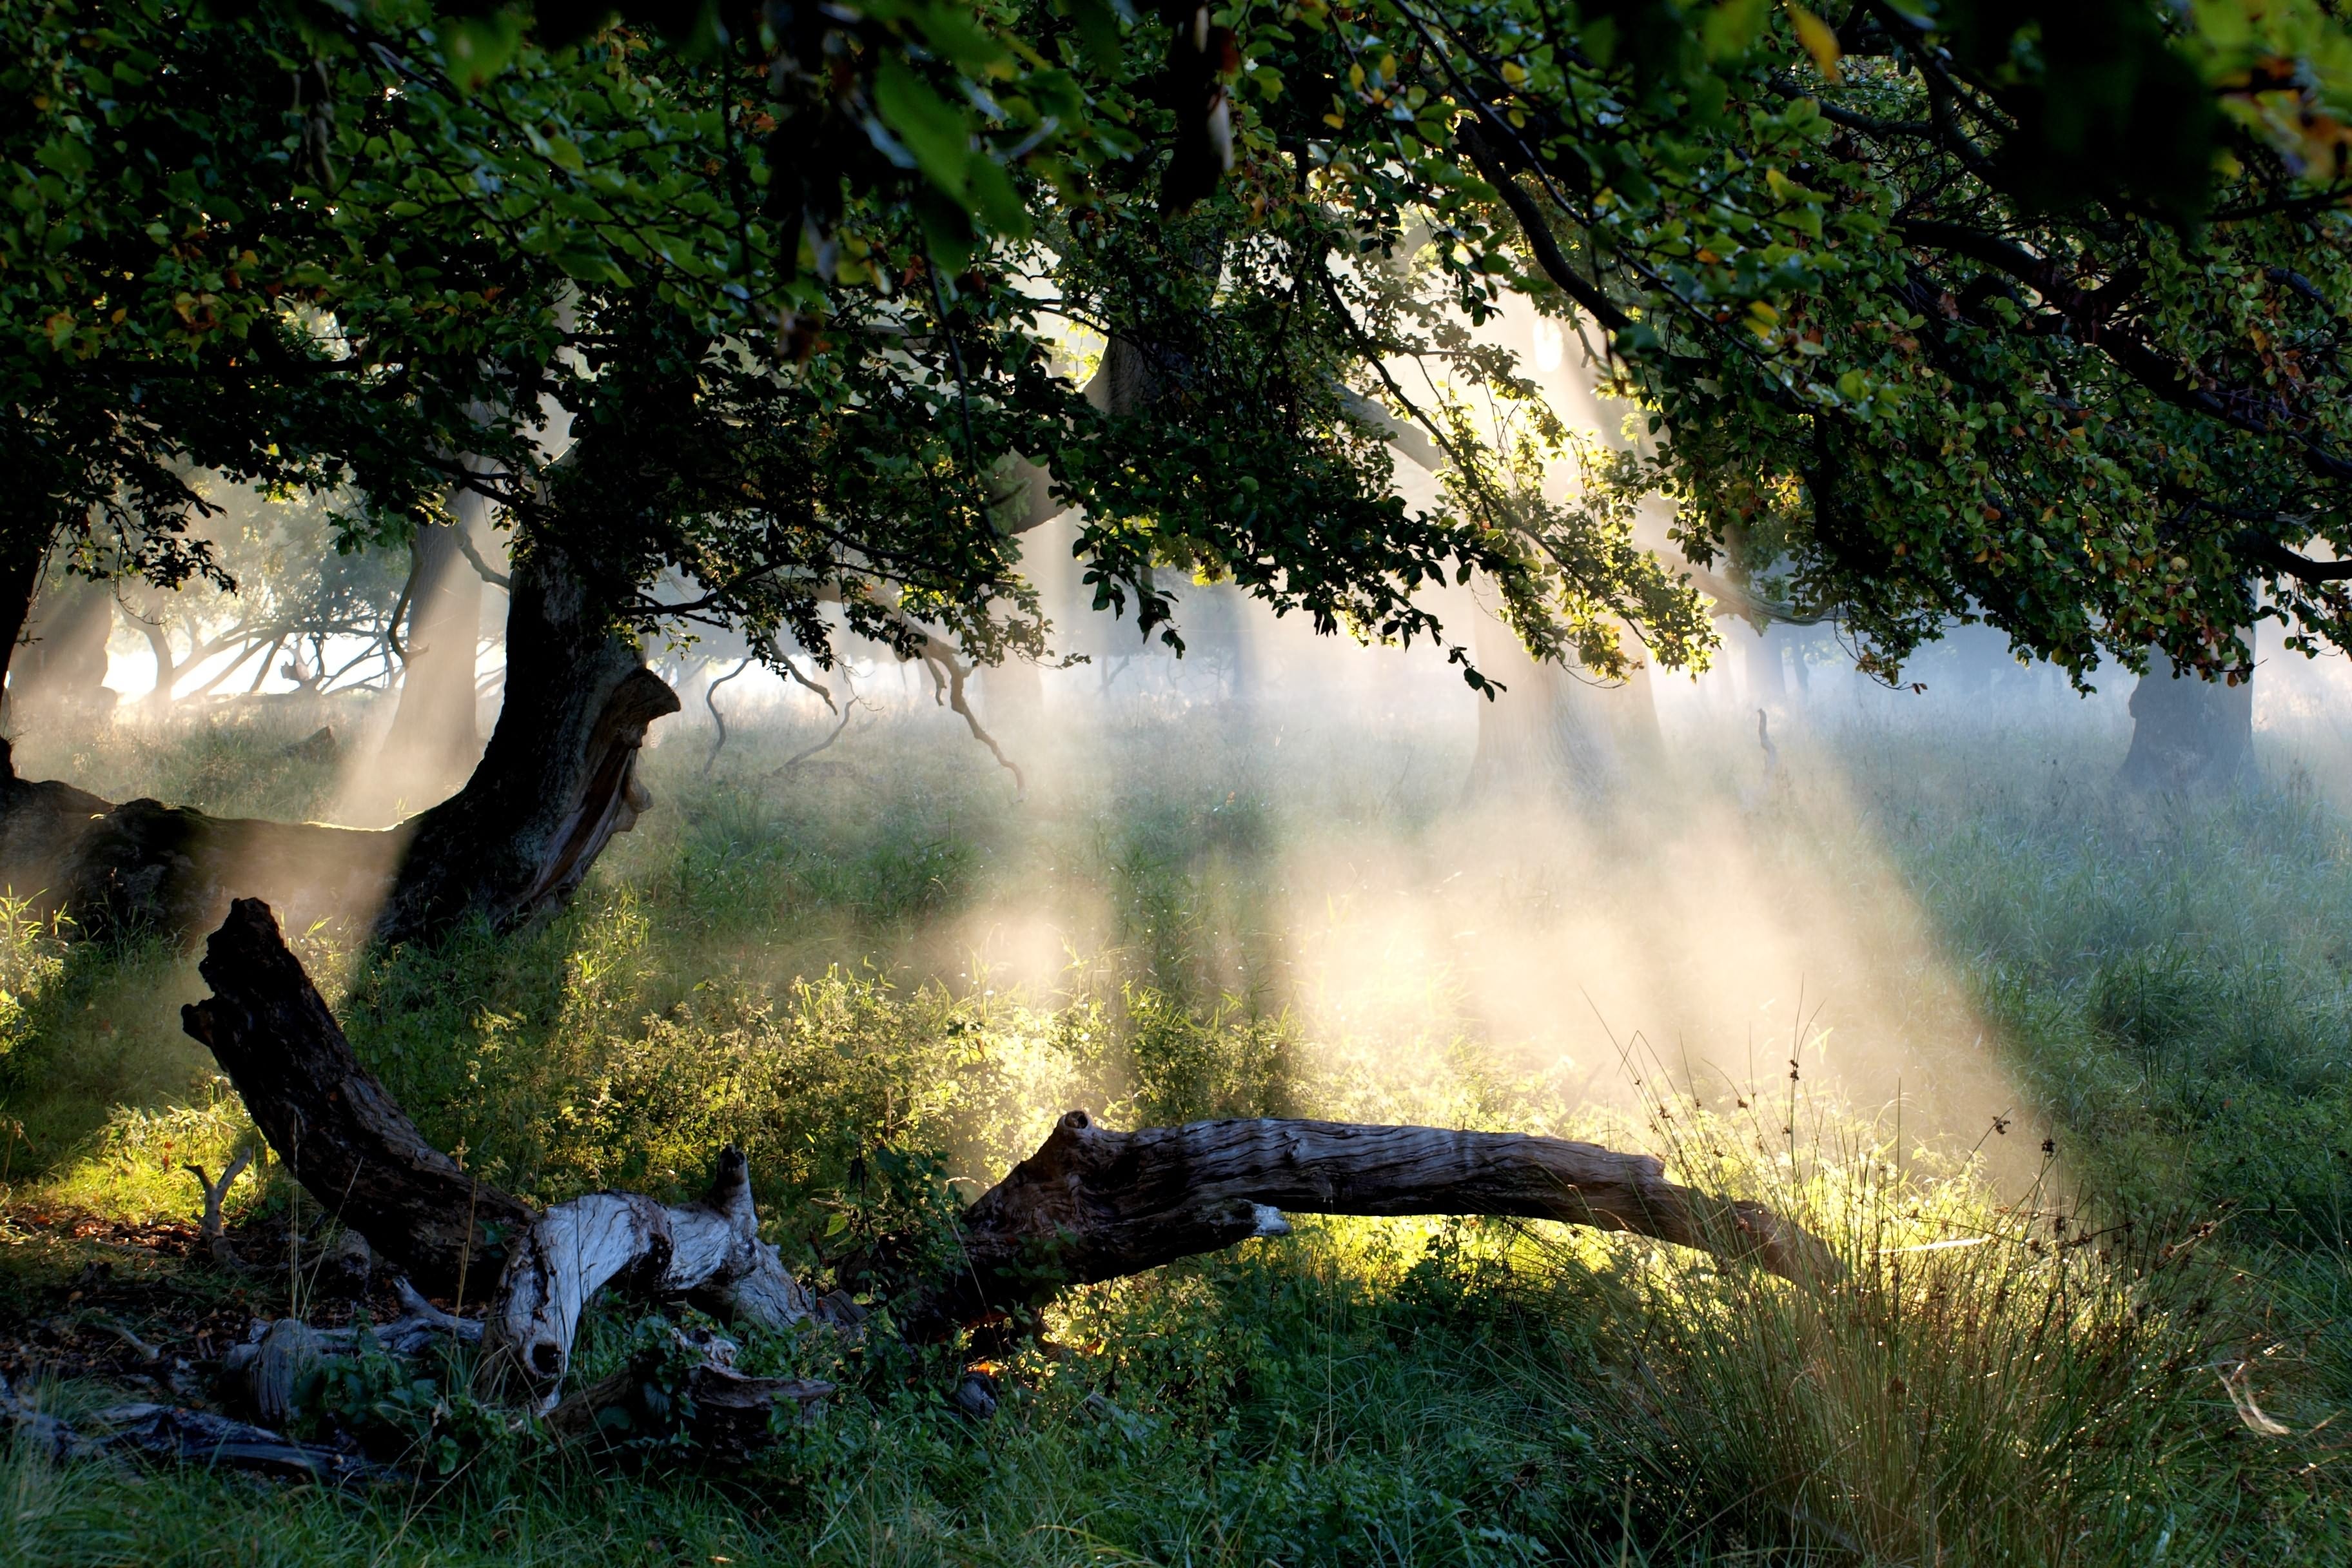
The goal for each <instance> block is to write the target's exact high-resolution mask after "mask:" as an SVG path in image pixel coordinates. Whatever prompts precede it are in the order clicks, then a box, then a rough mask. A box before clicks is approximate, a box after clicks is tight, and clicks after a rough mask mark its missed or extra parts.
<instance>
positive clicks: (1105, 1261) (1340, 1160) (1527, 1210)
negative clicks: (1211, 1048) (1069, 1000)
mask: <svg viewBox="0 0 2352 1568" xmlns="http://www.w3.org/2000/svg"><path fill="white" fill-rule="evenodd" d="M1285 1210H1288V1211H1290V1212H1291V1213H1294V1214H1328V1215H1453V1214H1475V1215H1511V1216H1517V1217H1519V1218H1523V1219H1549V1220H1560V1221H1564V1222H1566V1223H1568V1224H1570V1225H1585V1226H1595V1227H1597V1228H1599V1229H1601V1230H1622V1231H1630V1232H1633V1233H1634V1234H1636V1235H1640V1236H1648V1237H1655V1238H1656V1239H1658V1240H1660V1241H1666V1242H1672V1243H1674V1244H1675V1246H1678V1247H1696V1248H1699V1249H1701V1250H1703V1251H1707V1252H1714V1253H1717V1254H1719V1255H1721V1256H1724V1257H1727V1258H1738V1259H1740V1260H1742V1261H1746V1262H1749V1263H1753V1264H1755V1265H1757V1266H1758V1267H1759V1268H1765V1269H1767V1270H1769V1272H1771V1273H1774V1274H1779V1275H1782V1276H1784V1277H1786V1278H1788V1279H1794V1280H1798V1281H1800V1282H1806V1281H1816V1280H1824V1279H1835V1278H1836V1277H1837V1275H1838V1274H1839V1272H1840V1270H1839V1268H1838V1265H1837V1263H1836V1261H1835V1260H1834V1259H1833V1258H1831V1256H1830V1254H1829V1251H1828V1249H1827V1248H1825V1247H1822V1244H1821V1243H1820V1242H1819V1241H1817V1240H1815V1239H1814V1238H1813V1237H1811V1236H1810V1235H1808V1234H1807V1233H1806V1232H1804V1231H1803V1230H1801V1229H1800V1228H1798V1227H1797V1226H1792V1225H1790V1224H1788V1223H1787V1222H1786V1221H1784V1220H1782V1219H1780V1216H1778V1215H1775V1214H1773V1213H1772V1211H1771V1210H1769V1209H1768V1208H1766V1207H1765V1206H1764V1205H1761V1204H1755V1203H1749V1202H1746V1201H1744V1200H1735V1199H1727V1198H1720V1197H1716V1196H1714V1195H1712V1194H1706V1193H1701V1192H1697V1191H1695V1190H1693V1189H1692V1188H1689V1187H1684V1186H1677V1185H1675V1184H1674V1183H1672V1182H1669V1181H1667V1180H1666V1179H1665V1169H1664V1166H1663V1165H1662V1164H1661V1163H1659V1162H1658V1160H1657V1159H1656V1158H1655V1157H1654V1156H1652V1155H1648V1154H1628V1153H1622V1152H1618V1151H1616V1150H1613V1149H1604V1148H1601V1146H1600V1145H1598V1144H1595V1143H1580V1142H1574V1141H1573V1140H1570V1139H1566V1138H1543V1137H1538V1136H1535V1135H1533V1134H1530V1133H1524V1132H1462V1131H1450V1130H1447V1129H1444V1128H1436V1127H1381V1126H1366V1125H1362V1124H1359V1123H1354V1122H1345V1121H1287V1120H1279V1119H1276V1118H1271V1117H1266V1118H1258V1119H1254V1120H1249V1121H1194V1122H1190V1123H1188V1124H1186V1125H1184V1126H1182V1127H1152V1128H1146V1129H1144V1130H1143V1131H1139V1132H1114V1131H1110V1130H1109V1129H1108V1128H1104V1127H1097V1126H1096V1125H1095V1123H1094V1121H1093V1119H1092V1118H1090V1117H1089V1116H1087V1113H1086V1112H1085V1111H1083V1110H1073V1111H1071V1112H1070V1113H1069V1114H1068V1115H1066V1116H1065V1117H1063V1118H1062V1120H1061V1121H1060V1122H1059V1123H1058V1124H1056V1125H1055V1129H1054V1131H1053V1132H1052V1133H1051V1134H1050V1135H1048V1136H1047V1138H1046V1140H1045V1144H1044V1146H1043V1147H1041V1148H1040V1149H1039V1150H1038V1151H1037V1152H1035V1153H1034V1154H1032V1155H1030V1156H1029V1158H1027V1159H1026V1160H1024V1161H1023V1162H1022V1163H1020V1164H1018V1165H1016V1166H1014V1167H1013V1171H1012V1173H1010V1174H1008V1175H1007V1176H1006V1177H1005V1178H1004V1180H1003V1181H1002V1182H999V1183H998V1184H996V1185H995V1186H993V1187H992V1188H990V1189H989V1191H988V1192H986V1193H984V1194H982V1195H981V1197H980V1199H979V1200H978V1201H977V1202H975V1203H974V1204H973V1205H971V1207H970V1208H968V1209H966V1210H965V1211H964V1213H963V1216H962V1219H961V1224H960V1226H958V1230H957V1241H958V1243H959V1246H958V1251H957V1261H958V1263H959V1265H960V1267H959V1268H956V1269H955V1270H954V1271H953V1272H952V1273H948V1274H942V1275H941V1277H940V1278H939V1279H937V1280H934V1281H929V1282H927V1283H926V1284H925V1285H923V1286H922V1287H920V1288H919V1289H917V1290H916V1291H914V1292H913V1293H912V1294H911V1295H910V1296H908V1298H906V1299H903V1300H901V1301H900V1302H899V1303H898V1309H897V1310H898V1316H899V1321H900V1323H901V1324H902V1326H904V1327H906V1328H907V1329H908V1331H909V1332H913V1333H916V1334H919V1335H920V1334H927V1333H933V1332H938V1331H941V1330H943V1329H950V1328H952V1327H954V1326H956V1325H959V1324H963V1323H971V1322H976V1321H982V1320H984V1319H986V1318H989V1317H991V1316H993V1315H996V1314H998V1313H1002V1312H1004V1311H1006V1310H1011V1309H1013V1308H1017V1307H1020V1306H1026V1305H1032V1304H1034V1303H1036V1302H1039V1301H1043V1300H1046V1299H1047V1298H1049V1297H1051V1296H1052V1295H1053V1293H1054V1292H1055V1291H1056V1290H1058V1289H1062V1288H1063V1287H1064V1286H1067V1285H1078V1284H1087V1283H1091V1282H1093V1281H1096V1280H1101V1279H1119V1278H1122V1277H1123V1276H1126V1275H1129V1274H1140V1273H1142V1272H1143V1271H1144V1270H1145V1269H1148V1268H1156V1267H1158V1266H1159V1265H1160V1264H1162V1263H1167V1262H1171V1261H1172V1260H1173V1259H1176V1258H1185V1257H1189V1256H1191V1255H1192V1254H1195V1253H1201V1252H1214V1251H1217V1250H1218V1249H1220V1248H1223V1247H1231V1246H1233V1245H1234V1243H1236V1242H1239V1241H1245V1240H1247V1239H1248V1238H1250V1237H1255V1236H1279V1235H1282V1234H1284V1233H1285V1232H1286V1231H1287V1230H1288V1229H1289V1228H1290V1227H1289V1226H1288V1225H1287V1224H1286V1223H1285V1221H1284V1219H1283V1211H1285Z"/></svg>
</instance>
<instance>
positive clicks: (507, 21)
mask: <svg viewBox="0 0 2352 1568" xmlns="http://www.w3.org/2000/svg"><path fill="white" fill-rule="evenodd" d="M521 46H522V17H521V16H520V14H519V13H518V12H516V11H515V10H512V9H509V8H506V7H500V8H499V9H496V10H492V11H489V12H487V13H485V14H484V15H482V16H467V17H465V18H463V19H461V20H458V21H455V22H451V23H450V24H448V29H447V31H446V34H445V35H444V36H443V37H442V40H441V58H442V59H443V61H444V62H445V63H446V65H447V67H448V69H449V79H450V81H451V82H453V83H455V84H456V86H457V90H458V91H459V92H464V93H474V92H478V91H480V90H481V89H482V87H483V85H484V84H485V83H487V82H488V80H489V79H491V78H492V77H494V76H496V75H498V74H499V72H500V71H502V70H504V69H506V68H507V66H508V64H509V62H511V61H512V60H513V58H514V57H515V50H516V49H518V48H520V47H521Z"/></svg>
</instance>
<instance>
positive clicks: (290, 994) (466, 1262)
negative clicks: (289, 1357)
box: [180, 899, 538, 1295]
mask: <svg viewBox="0 0 2352 1568" xmlns="http://www.w3.org/2000/svg"><path fill="white" fill-rule="evenodd" d="M197 970H198V973H201V974H203V975H204V977H205V981H206V982H207V983H208V984H210V985H211V986H212V988H213V994H212V998H211V1000H209V1001H205V1002H196V1003H192V1004H190V1005H187V1006H185V1007H183V1008H182V1009H181V1010H180V1020H181V1025H182V1026H183V1027H184V1028H185V1029H186V1030H187V1032H188V1033H189V1034H190V1035H192V1036H194V1037H195V1038H196V1039H197V1040H199V1041H201V1042H203V1043H204V1045H205V1046H206V1047H209V1048H210V1049H211V1051H212V1053H213V1056H214V1057H215V1058H216V1059H217V1060H218V1061H219V1062H220V1065H221V1069H222V1070H223V1071H224V1072H226V1073H227V1074H228V1076H229V1081H230V1082H232V1083H234V1084H236V1091H237V1093H239V1094H240V1095H243V1096H244V1097H245V1108H246V1111H247V1114H249V1115H250V1116H251V1117H252V1118H253V1121H254V1125H255V1126H257V1127H258V1128H260V1129H261V1134H262V1136H263V1137H264V1138H267V1139H268V1141H269V1146H270V1147H271V1148H272V1149H274V1150H276V1151H277V1152H278V1158H279V1159H281V1160H283V1161H285V1162H286V1164H287V1167H288V1168H289V1170H291V1171H292V1172H293V1173H294V1177H295V1180H297V1181H299V1182H300V1183H301V1184H302V1185H303V1187H304V1188H305V1189H306V1190H308V1191H309V1192H310V1194H312V1195H313V1196H315V1197H316V1198H317V1199H318V1200H319V1202H320V1205H322V1206H323V1207H325V1208H326V1209H327V1210H328V1211H329V1212H330V1213H331V1214H332V1215H334V1216H335V1217H336V1218H337V1219H338V1220H340V1221H341V1222H342V1224H343V1225H344V1226H348V1227H349V1228H351V1229H352V1230H355V1231H358V1232H359V1233H360V1234H361V1235H362V1236H363V1237H367V1239H368V1244H369V1245H370V1246H371V1247H374V1249H375V1251H376V1253H377V1254H378V1255H379V1256H380V1257H383V1258H389V1259H390V1260H391V1261H392V1262H393V1264H394V1266H395V1267H397V1268H399V1269H400V1270H401V1271H402V1272H403V1273H404V1274H406V1275H407V1276H408V1277H409V1278H410V1279H413V1280H415V1282H416V1283H417V1284H418V1285H419V1286H421V1287H422V1288H423V1289H425V1290H427V1291H431V1292H434V1293H436V1294H455V1293H457V1291H459V1290H460V1289H465V1288H467V1281H468V1279H470V1280H471V1285H470V1289H472V1290H474V1291H475V1292H476V1293H477V1294H478V1295H487V1294H488V1290H489V1288H490V1286H491V1285H492V1284H494V1283H495V1282H496V1281H497V1279H498V1276H499V1267H500V1265H501V1264H502V1263H503V1261H504V1258H505V1248H506V1246H507V1242H508V1239H509V1237H516V1236H520V1234H522V1233H523V1232H524V1231H526V1230H528V1229H529V1228H530V1224H531V1222H532V1221H533V1220H534V1219H536V1218H537V1217H538V1216H537V1215H535V1214H534V1213H533V1212H532V1211H531V1209H530V1205H527V1204H525V1203H524V1202H522V1200H521V1199H520V1198H517V1197H514V1196H512V1195H510V1194H507V1193H505V1192H502V1191H500V1190H499V1188H497V1187H493V1186H488V1185H486V1184H482V1183H480V1182H478V1181H477V1180H475V1179H474V1178H473V1177H471V1176H469V1175H467V1173H465V1172H464V1171H462V1170H460V1169H459V1168H458V1166H457V1162H456V1161H455V1160H452V1159H451V1158H449V1156H448V1155H446V1154H445V1153H443V1152H441V1151H440V1150H438V1149H436V1148H435V1147H434V1146H433V1145H432V1144H430V1143H428V1142H425V1135H424V1134H423V1133H422V1132H419V1131H417V1130H416V1124H415V1122H413V1121H409V1119H408V1118H407V1116H406V1115H405V1114H404V1112H403V1111H402V1110H401V1109H400V1107H399V1106H398V1105H395V1104H394V1102H393V1099H392V1096H391V1095H389V1094H387V1093H385V1092H384V1088H383V1085H382V1084H381V1083H378V1082H377V1081H376V1079H375V1077H374V1075H373V1074H372V1073H370V1072H369V1071H368V1070H367V1069H366V1068H362V1066H360V1063H359V1058H357V1057H354V1056H353V1055H352V1047H351V1044H350V1042H349V1041H347V1040H345V1039H344V1038H343V1031H342V1029H341V1026H339V1025H337V1024H336V1022H335V1016H334V1015H333V1014H332V1013H330V1012H329V1011H328V1010H327V1004H326V1003H325V1001H324V1000H322V999H321V998H320V995H319V993H318V990H317V988H316V987H314V986H312V985H311V984H310V976H309V975H308V974H306V973H303V970H302V963H301V961H300V960H299V959H298V958H296V957H295V956H294V954H293V953H292V952H290V951H289V950H288V948H287V946H286V942H285V939H284V938H283V937H281V936H280V935H279V934H278V922H277V921H276V919H275V918H273V917H272V916H271V914H270V912H269V906H268V905H267V904H265V903H263V902H261V901H260V900H258V899H239V900H236V902H235V903H234V904H232V905H231V906H230V908H229V913H228V918H227V919H226V921H222V922H221V926H220V929H219V930H218V931H215V932H213V934H212V937H211V939H210V940H209V941H208V942H206V943H205V958H204V962H203V963H200V964H199V965H198V966H197Z"/></svg>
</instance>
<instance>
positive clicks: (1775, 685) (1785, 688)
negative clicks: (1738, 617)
mask: <svg viewBox="0 0 2352 1568" xmlns="http://www.w3.org/2000/svg"><path fill="white" fill-rule="evenodd" d="M1725 630H1726V632H1727V634H1728V638H1729V640H1732V641H1735V642H1737V643H1738V644H1739V648H1740V652H1741V654H1742V655H1743V656H1744V657H1745V658H1746V660H1747V664H1748V700H1749V701H1751V702H1753V703H1755V704H1757V705H1758V706H1759V707H1772V706H1777V705H1779V704H1781V703H1784V702H1786V701H1787V700H1788V699H1789V683H1788V680H1787V678H1786V676H1785V673H1784V672H1783V670H1782V669H1781V666H1780V644H1779V643H1778V642H1776V641H1774V640H1773V638H1772V637H1771V635H1770V628H1769V627H1767V628H1766V629H1765V630H1764V631H1760V632H1757V631H1750V630H1748V623H1746V622H1745V621H1734V622H1732V623H1730V624H1729V625H1727V626H1726V627H1725Z"/></svg>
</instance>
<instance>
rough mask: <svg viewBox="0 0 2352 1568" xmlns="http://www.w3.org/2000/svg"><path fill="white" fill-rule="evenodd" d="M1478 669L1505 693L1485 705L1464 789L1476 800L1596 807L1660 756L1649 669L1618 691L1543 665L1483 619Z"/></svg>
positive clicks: (1507, 631) (1496, 625) (1480, 704)
mask: <svg viewBox="0 0 2352 1568" xmlns="http://www.w3.org/2000/svg"><path fill="white" fill-rule="evenodd" d="M1474 637H1475V650H1476V653H1477V657H1478V668H1480V669H1481V670H1483V671H1484V672H1485V673H1486V675H1487V676H1488V677H1489V678H1490V679H1494V680H1495V681H1496V683H1497V684H1498V685H1501V686H1503V687H1504V688H1506V689H1505V691H1504V692H1503V694H1502V695H1501V696H1500V697H1498V698H1496V699H1495V700H1493V701H1491V702H1490V701H1487V700H1485V699H1484V698H1481V699H1479V700H1478V746H1477V750H1476V752H1474V753H1473V754H1472V756H1471V759H1470V778H1469V782H1468V784H1466V785H1465V788H1464V792H1463V793H1464V795H1465V799H1469V800H1474V801H1476V800H1489V799H1492V798H1494V797H1496V796H1497V795H1556V796H1559V797H1562V798H1567V799H1571V800H1576V801H1592V800H1597V799H1599V798H1601V797H1602V796H1604V795H1608V794H1610V793H1612V791H1614V790H1616V789H1617V788H1619V787H1620V786H1622V784H1623V783H1624V782H1625V779H1626V776H1627V774H1628V773H1630V772H1632V771H1633V770H1634V769H1636V768H1638V767H1639V766H1640V765H1641V764H1643V763H1646V762H1649V761H1653V760H1654V759H1655V757H1656V756H1657V754H1658V752H1659V751H1660V749H1661V742H1660V737H1659V732H1658V710H1657V704H1656V701H1655V700H1654V696H1653V694H1652V692H1651V689H1650V672H1649V670H1648V669H1647V668H1637V669H1635V670H1634V672H1633V679H1630V680H1628V681H1626V682H1625V683H1623V684H1622V685H1619V686H1606V685H1602V684H1601V683H1600V682H1599V681H1598V680H1596V679H1594V678H1593V677H1591V676H1590V675H1587V674H1585V673H1584V672H1583V671H1581V670H1579V669H1570V668H1563V667H1561V666H1559V665H1557V664H1538V663H1537V662H1536V660H1535V659H1534V658H1530V657H1529V656H1528V651H1527V649H1526V648H1525V647H1521V646H1520V644H1519V640H1518V638H1517V637H1515V636H1513V635H1512V633H1511V631H1510V629H1509V628H1508V627H1507V626H1504V625H1503V624H1502V623H1501V622H1500V621H1498V620H1496V619H1495V617H1493V616H1488V615H1484V614H1482V615H1480V616H1478V621H1477V626H1476V627H1475V632H1474Z"/></svg>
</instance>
